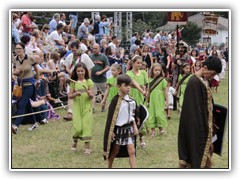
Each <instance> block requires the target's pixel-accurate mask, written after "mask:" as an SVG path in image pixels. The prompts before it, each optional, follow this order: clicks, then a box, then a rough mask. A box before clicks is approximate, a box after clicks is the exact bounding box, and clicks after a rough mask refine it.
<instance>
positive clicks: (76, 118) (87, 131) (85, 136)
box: [70, 79, 93, 142]
mask: <svg viewBox="0 0 240 180" xmlns="http://www.w3.org/2000/svg"><path fill="white" fill-rule="evenodd" d="M84 86H85V87H86V88H87V89H88V88H91V87H93V82H92V80H91V79H88V80H84V81H83V82H79V83H71V85H70V88H71V89H75V90H84V89H85V88H84ZM92 123H93V113H92V102H91V99H90V98H89V96H88V94H87V92H82V94H81V96H77V97H76V98H74V100H73V138H74V139H75V138H76V139H77V138H78V139H80V140H83V141H85V142H89V141H90V140H91V139H92V127H93V124H92Z"/></svg>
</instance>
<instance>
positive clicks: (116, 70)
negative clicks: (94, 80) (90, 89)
mask: <svg viewBox="0 0 240 180" xmlns="http://www.w3.org/2000/svg"><path fill="white" fill-rule="evenodd" d="M121 70H122V67H121V65H120V64H113V65H112V66H111V71H112V77H110V78H108V79H107V83H106V84H107V88H106V91H105V93H104V97H103V100H102V102H101V104H102V106H105V104H106V101H108V103H110V102H111V101H112V98H113V97H114V96H115V95H117V94H118V88H117V76H118V75H119V74H120V73H121Z"/></svg>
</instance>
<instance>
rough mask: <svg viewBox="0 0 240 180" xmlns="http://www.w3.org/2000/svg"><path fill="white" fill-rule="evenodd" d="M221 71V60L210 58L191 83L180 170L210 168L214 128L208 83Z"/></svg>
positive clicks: (184, 109) (180, 142)
mask: <svg viewBox="0 0 240 180" xmlns="http://www.w3.org/2000/svg"><path fill="white" fill-rule="evenodd" d="M221 70H222V64H221V61H220V59H218V58H217V57H214V56H212V57H208V58H207V59H206V61H205V62H204V63H203V67H202V68H201V69H200V70H199V71H198V72H196V74H195V75H193V76H192V77H191V78H190V79H189V81H188V84H187V87H186V91H185V95H184V101H183V107H182V113H181V117H180V122H179V131H178V155H179V167H180V168H195V169H199V168H211V165H212V162H211V157H212V154H213V149H214V146H213V139H212V137H213V136H214V132H213V127H214V124H213V114H212V111H213V94H212V92H211V90H210V86H209V81H210V80H211V79H212V78H213V77H214V76H215V75H216V74H218V73H220V72H221Z"/></svg>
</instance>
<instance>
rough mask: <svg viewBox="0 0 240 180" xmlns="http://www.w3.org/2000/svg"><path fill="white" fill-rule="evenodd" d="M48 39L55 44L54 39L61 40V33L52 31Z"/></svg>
mask: <svg viewBox="0 0 240 180" xmlns="http://www.w3.org/2000/svg"><path fill="white" fill-rule="evenodd" d="M49 40H50V41H51V42H52V43H53V45H56V44H57V43H56V41H55V40H58V41H62V40H63V39H62V34H60V35H59V34H58V32H57V30H55V31H53V32H52V33H51V34H50V35H49Z"/></svg>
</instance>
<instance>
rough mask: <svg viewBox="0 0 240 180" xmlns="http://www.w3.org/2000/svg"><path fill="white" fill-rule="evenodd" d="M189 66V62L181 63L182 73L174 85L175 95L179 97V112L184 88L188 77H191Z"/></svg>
mask: <svg viewBox="0 0 240 180" xmlns="http://www.w3.org/2000/svg"><path fill="white" fill-rule="evenodd" d="M190 72H191V66H190V64H189V63H184V64H183V65H182V73H181V74H180V75H179V77H178V83H177V86H176V93H175V94H176V95H177V97H178V98H179V109H178V110H179V112H181V110H182V104H183V98H184V93H185V89H186V86H187V83H188V80H189V78H190V77H191V74H190Z"/></svg>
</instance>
